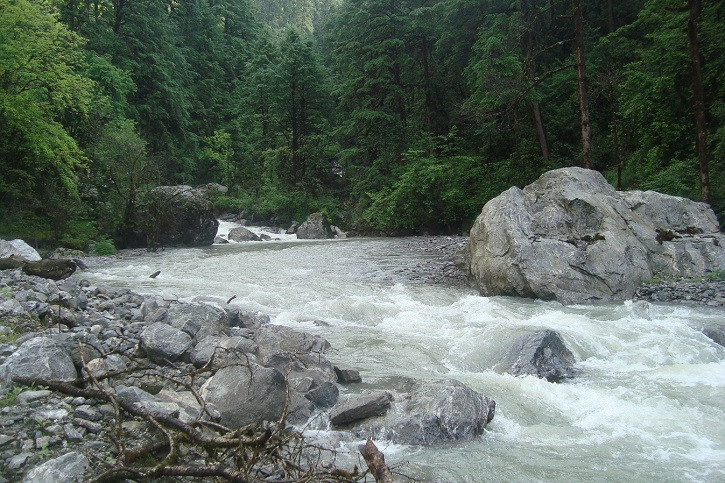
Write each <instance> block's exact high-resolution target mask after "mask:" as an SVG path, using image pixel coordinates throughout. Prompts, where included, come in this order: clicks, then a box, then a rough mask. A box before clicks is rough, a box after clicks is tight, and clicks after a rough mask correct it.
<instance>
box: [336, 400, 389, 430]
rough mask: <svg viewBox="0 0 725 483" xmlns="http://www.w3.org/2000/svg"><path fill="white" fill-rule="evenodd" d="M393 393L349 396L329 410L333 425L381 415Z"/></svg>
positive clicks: (387, 406) (342, 424)
mask: <svg viewBox="0 0 725 483" xmlns="http://www.w3.org/2000/svg"><path fill="white" fill-rule="evenodd" d="M392 400H393V395H392V394H390V393H389V392H376V393H372V394H365V395H362V396H354V397H350V398H348V399H346V400H344V401H343V402H341V403H340V404H338V405H337V406H335V407H334V408H332V410H331V411H330V422H331V423H332V425H333V426H344V425H348V424H352V423H355V422H358V421H362V420H363V419H367V418H370V417H373V416H381V415H383V414H385V413H386V412H387V411H388V409H389V408H390V404H391V402H392Z"/></svg>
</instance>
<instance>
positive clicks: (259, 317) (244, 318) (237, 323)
mask: <svg viewBox="0 0 725 483" xmlns="http://www.w3.org/2000/svg"><path fill="white" fill-rule="evenodd" d="M223 308H224V309H225V310H226V311H227V316H228V317H229V325H230V326H231V327H243V328H245V329H252V330H257V329H259V328H260V327H261V326H263V325H266V324H269V320H270V319H269V315H267V314H263V313H261V312H250V311H246V310H242V309H241V308H240V307H236V306H234V305H224V306H223Z"/></svg>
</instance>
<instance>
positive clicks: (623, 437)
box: [83, 235, 725, 482]
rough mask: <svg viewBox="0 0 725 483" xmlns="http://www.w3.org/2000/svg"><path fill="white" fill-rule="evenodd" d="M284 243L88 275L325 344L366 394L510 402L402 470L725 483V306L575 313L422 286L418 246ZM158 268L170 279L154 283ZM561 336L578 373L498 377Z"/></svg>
mask: <svg viewBox="0 0 725 483" xmlns="http://www.w3.org/2000/svg"><path fill="white" fill-rule="evenodd" d="M277 238H280V239H279V240H276V241H274V240H273V241H267V242H248V243H238V244H234V243H232V244H225V245H214V246H211V247H206V248H198V249H174V250H166V251H161V252H156V253H146V254H142V255H138V256H134V257H130V258H118V259H111V260H108V261H105V262H103V263H100V264H97V265H96V266H94V267H93V268H92V269H91V270H90V271H88V272H84V274H83V277H85V278H88V279H89V280H91V281H92V282H94V283H103V284H110V285H115V286H119V287H130V288H133V289H134V290H136V291H139V292H142V293H147V294H156V295H161V296H163V297H165V298H170V299H177V298H178V299H191V298H193V297H195V296H200V295H211V296H217V297H221V298H224V299H225V300H226V299H228V298H231V297H232V296H236V298H235V299H234V301H233V302H232V303H233V304H237V305H239V306H241V307H242V308H243V309H245V310H256V311H260V312H264V313H266V314H269V315H270V316H271V317H272V323H275V324H281V325H286V326H290V327H293V328H295V329H298V330H302V331H306V332H310V333H313V334H317V335H320V336H322V337H325V338H326V339H328V340H329V341H330V343H331V344H332V346H333V348H334V351H333V352H332V353H330V354H329V355H328V358H329V359H330V360H332V361H333V362H334V363H336V364H339V365H342V366H347V367H353V368H356V369H359V370H360V373H361V375H362V377H363V381H364V382H363V385H362V387H361V388H352V386H351V387H350V388H349V389H348V390H352V391H354V390H360V389H362V388H372V387H375V388H389V389H393V390H394V389H395V388H396V387H398V386H399V384H400V381H401V380H404V379H405V378H417V379H441V378H454V379H458V380H460V381H462V382H464V383H466V384H468V385H469V386H471V387H472V388H473V389H475V390H477V391H479V392H481V393H482V394H484V395H485V396H488V397H490V398H493V399H494V400H495V401H496V403H497V406H496V416H495V418H494V420H493V421H492V422H491V423H490V424H489V425H488V426H487V428H486V431H485V432H484V434H483V435H481V436H480V437H477V438H476V439H474V440H473V441H469V442H465V443H460V444H451V445H445V446H437V447H434V448H421V447H410V446H400V445H392V444H386V442H384V441H383V442H379V446H380V448H381V449H382V450H383V451H384V452H385V454H386V460H387V461H388V463H390V464H391V465H392V466H394V467H395V468H396V471H399V472H401V473H404V474H406V475H409V476H411V477H415V478H417V479H421V480H425V481H432V480H444V481H472V482H475V481H483V480H488V481H605V480H608V481H713V482H714V481H725V424H723V421H725V348H723V347H721V346H719V345H717V344H715V343H714V342H712V341H711V340H710V339H708V338H707V337H706V336H705V335H703V334H702V332H701V331H700V329H701V327H702V326H703V325H707V324H713V323H723V320H724V319H725V311H724V310H723V309H722V308H721V307H715V308H710V307H690V306H685V305H679V304H650V303H647V302H643V301H640V302H623V303H615V304H602V305H579V306H569V307H564V306H562V305H560V304H558V303H556V302H540V301H532V300H525V299H516V298H509V297H491V298H486V297H481V296H479V295H478V294H477V293H475V292H473V291H472V290H470V289H468V288H466V287H465V286H462V285H460V284H445V283H431V281H430V280H429V279H426V278H425V277H417V278H416V277H411V276H410V274H411V273H417V272H416V270H418V271H419V267H421V266H425V265H430V264H434V265H435V264H437V263H441V260H440V258H441V255H440V253H437V252H436V251H435V250H411V249H410V247H411V243H419V240H416V239H408V238H395V239H364V238H353V239H346V240H328V241H297V240H295V239H294V238H293V237H289V236H287V237H285V236H283V235H282V236H279V237H277ZM156 271H160V274H159V275H158V276H157V277H156V278H149V275H150V274H152V273H154V272H156ZM540 328H548V329H553V330H556V331H558V332H559V333H560V334H561V335H562V337H563V339H564V340H565V342H566V343H567V345H568V346H569V348H570V349H571V350H572V352H573V353H574V355H575V356H576V358H577V360H578V361H579V362H578V363H577V365H576V371H577V372H576V377H575V378H573V379H571V380H570V381H567V382H564V383H558V384H554V383H549V382H546V381H543V380H539V379H536V378H534V377H528V376H527V377H514V376H510V375H506V374H500V373H498V372H496V371H495V370H494V366H495V365H496V363H497V362H498V361H499V359H500V358H501V356H502V355H503V353H504V352H505V351H506V349H507V348H508V346H509V344H510V343H511V342H512V341H513V340H514V339H515V338H516V337H517V336H519V335H521V334H523V333H524V332H525V331H528V330H531V329H540Z"/></svg>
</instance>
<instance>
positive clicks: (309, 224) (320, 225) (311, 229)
mask: <svg viewBox="0 0 725 483" xmlns="http://www.w3.org/2000/svg"><path fill="white" fill-rule="evenodd" d="M334 236H335V235H334V233H333V232H332V228H331V227H330V223H328V221H327V220H326V219H325V215H323V214H322V213H319V212H318V213H312V214H311V215H310V216H309V217H307V220H305V222H304V223H302V224H301V225H300V226H299V228H297V238H299V239H300V240H320V239H322V240H324V239H326V238H333V237H334Z"/></svg>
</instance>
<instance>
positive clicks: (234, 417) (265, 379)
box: [201, 363, 287, 428]
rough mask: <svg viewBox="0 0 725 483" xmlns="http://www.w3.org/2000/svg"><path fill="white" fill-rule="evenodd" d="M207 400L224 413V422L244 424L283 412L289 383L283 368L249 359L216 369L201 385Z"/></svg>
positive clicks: (237, 425)
mask: <svg viewBox="0 0 725 483" xmlns="http://www.w3.org/2000/svg"><path fill="white" fill-rule="evenodd" d="M201 395H202V397H203V398H204V400H205V401H206V403H207V404H210V405H212V406H213V407H214V408H215V409H216V410H217V411H219V413H220V414H221V423H222V424H224V425H226V426H228V427H230V428H241V427H243V426H246V425H248V424H257V423H262V422H263V421H277V420H278V419H279V418H280V417H281V416H282V410H283V408H284V406H285V401H286V397H287V383H286V382H285V378H284V376H283V375H282V373H281V372H279V371H278V370H277V369H269V368H266V367H262V366H260V365H257V364H254V363H250V364H249V365H248V366H246V367H245V366H228V367H224V368H222V369H220V370H218V371H217V372H216V374H214V376H213V377H211V378H210V379H209V380H208V381H207V382H206V383H205V384H204V386H203V387H202V390H201Z"/></svg>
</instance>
